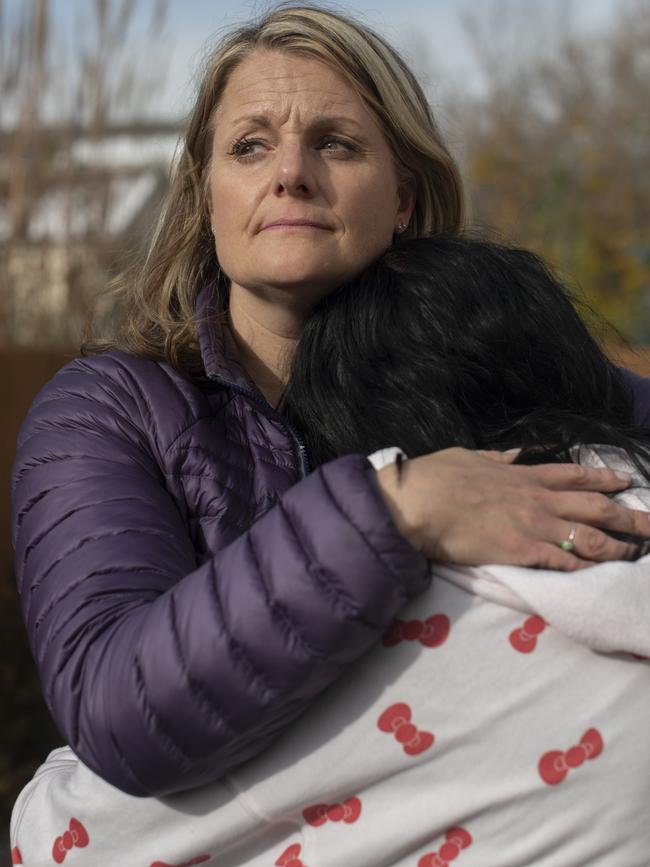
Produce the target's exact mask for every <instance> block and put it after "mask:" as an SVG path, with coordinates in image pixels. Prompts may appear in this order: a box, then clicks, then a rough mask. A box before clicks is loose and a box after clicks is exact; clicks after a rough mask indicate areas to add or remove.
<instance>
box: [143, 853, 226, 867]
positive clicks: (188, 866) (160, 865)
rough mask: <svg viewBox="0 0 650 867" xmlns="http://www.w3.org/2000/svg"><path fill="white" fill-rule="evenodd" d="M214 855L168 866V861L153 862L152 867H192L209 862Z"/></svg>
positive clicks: (201, 856)
mask: <svg viewBox="0 0 650 867" xmlns="http://www.w3.org/2000/svg"><path fill="white" fill-rule="evenodd" d="M210 858H212V855H197V856H196V858H192V860H191V861H183V863H182V864H167V862H166V861H153V862H152V863H151V864H150V867H192V865H193V864H205V862H206V861H209V860H210Z"/></svg>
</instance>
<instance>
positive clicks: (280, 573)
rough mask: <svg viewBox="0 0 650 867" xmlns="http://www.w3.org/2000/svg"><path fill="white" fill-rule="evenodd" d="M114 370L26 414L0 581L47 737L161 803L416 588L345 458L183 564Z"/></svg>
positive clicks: (296, 695) (295, 705) (277, 722)
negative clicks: (50, 724)
mask: <svg viewBox="0 0 650 867" xmlns="http://www.w3.org/2000/svg"><path fill="white" fill-rule="evenodd" d="M118 370H119V368H118V367H115V371H118ZM115 371H113V369H112V368H111V367H110V365H107V364H106V362H97V363H96V364H94V363H93V360H92V359H90V360H85V361H84V362H73V364H72V365H69V367H68V368H64V370H63V371H62V372H60V373H59V374H58V376H57V377H55V378H54V380H52V382H51V383H50V384H49V385H48V386H46V387H45V389H44V390H43V391H42V392H41V394H40V395H39V396H38V398H37V399H36V401H35V403H34V404H33V406H32V409H31V410H30V413H29V415H28V417H27V419H26V421H25V423H24V425H23V428H22V430H21V434H20V437H19V444H18V452H17V457H16V461H15V464H14V469H13V478H12V482H13V494H14V499H13V526H14V539H13V541H14V546H15V549H16V574H17V580H18V586H19V590H20V593H21V600H22V606H23V612H24V617H25V621H26V624H27V629H28V634H29V638H30V642H31V647H32V652H33V654H34V657H35V659H36V663H37V667H38V670H39V674H40V678H41V683H42V687H43V692H44V695H45V700H46V702H47V704H48V707H49V708H50V711H51V713H52V716H53V717H54V720H55V722H56V724H57V726H58V728H59V730H60V732H61V734H62V735H63V737H64V738H65V740H66V741H67V742H68V743H69V744H70V746H71V747H72V749H73V750H74V751H75V752H76V753H77V755H78V756H79V757H80V758H81V760H82V761H83V762H84V763H85V764H86V765H87V766H88V767H90V768H91V769H93V770H94V771H95V772H96V773H97V774H99V775H100V776H101V777H103V778H104V779H105V780H107V781H108V782H109V783H111V784H112V785H114V786H116V787H117V788H119V789H121V790H123V791H124V792H127V793H130V794H133V795H156V796H161V795H165V794H169V793H172V792H177V791H181V790H184V789H188V788H191V787H195V786H198V785H202V784H206V783H209V782H212V781H215V780H217V779H219V778H220V777H222V776H223V775H224V774H225V773H226V772H228V771H229V770H230V769H231V768H233V767H235V766H237V765H239V764H241V763H242V762H244V761H246V760H247V759H249V758H251V757H253V756H255V755H256V754H258V753H260V752H261V751H263V750H264V749H265V748H266V747H267V746H268V745H269V744H270V743H271V741H272V740H273V738H274V737H275V736H276V735H277V734H279V733H280V732H281V731H282V730H283V729H285V728H286V727H287V726H288V725H289V724H290V723H291V722H292V721H293V720H295V719H296V718H297V717H298V716H299V715H300V714H301V713H302V712H303V711H304V710H305V709H306V707H307V706H308V704H309V703H310V702H311V701H312V700H313V699H314V698H315V697H316V696H318V695H319V694H320V693H322V692H323V690H325V689H326V688H327V686H328V685H330V684H331V683H333V682H334V681H335V680H336V679H337V678H339V677H340V676H341V675H342V674H343V673H344V672H345V671H346V669H347V668H348V667H349V666H350V665H351V664H353V663H354V662H355V660H357V659H359V657H360V656H361V655H362V654H363V653H365V651H367V650H368V649H369V648H370V647H372V646H373V645H374V644H375V643H376V642H377V640H378V638H379V636H380V635H381V634H382V632H383V631H384V630H385V628H386V627H387V626H388V624H389V623H390V620H391V618H392V617H393V616H394V614H395V613H396V612H397V611H398V609H399V608H400V607H401V606H402V605H403V604H404V602H405V601H406V600H407V599H408V598H410V597H411V596H413V595H415V594H418V593H419V592H421V591H422V590H424V589H425V587H426V586H427V583H428V580H429V578H428V572H427V565H426V561H425V560H424V558H423V557H421V555H420V554H418V553H417V552H416V551H415V550H414V549H413V548H412V546H411V545H410V544H409V543H408V542H407V541H406V540H405V539H404V538H403V537H402V536H401V535H400V534H399V532H398V531H397V529H396V527H395V525H394V523H393V521H392V518H391V516H390V513H389V511H388V509H387V508H386V506H385V504H384V501H383V498H382V495H381V493H380V491H379V488H378V486H377V483H376V479H375V471H374V470H373V469H372V467H371V465H370V464H369V463H368V461H367V460H366V458H365V457H363V456H360V455H348V456H345V457H343V458H340V459H338V460H336V461H333V462H331V463H329V464H327V465H325V466H323V467H321V468H319V469H318V470H317V471H315V472H314V473H312V474H311V475H310V476H308V477H306V478H305V479H303V480H301V481H300V482H299V483H298V484H296V485H295V486H294V487H293V488H291V489H290V490H289V491H287V492H286V493H285V494H284V495H283V496H282V497H281V499H280V500H279V501H278V503H277V504H276V505H275V506H274V507H272V508H271V509H270V510H269V511H268V512H267V513H266V514H265V515H264V516H263V517H262V518H261V519H260V520H258V521H257V522H256V523H255V524H254V525H253V526H252V527H251V528H250V529H249V530H248V531H247V532H245V533H244V534H243V535H241V536H240V537H238V538H237V539H236V540H235V541H234V542H233V543H231V544H229V545H228V546H227V547H225V548H224V549H222V550H221V551H219V552H218V553H217V554H216V555H215V556H213V557H212V559H210V560H209V561H208V562H205V563H203V564H202V565H200V566H198V567H197V562H196V557H195V553H194V549H193V546H192V543H191V540H190V538H189V535H188V533H187V530H186V527H185V524H184V522H183V519H182V516H181V514H180V512H179V510H178V508H177V506H176V504H175V502H174V500H173V499H172V498H171V497H170V495H169V494H168V492H167V491H166V488H165V486H164V481H163V476H162V472H161V465H160V462H159V460H158V458H157V454H156V448H155V443H153V442H152V439H151V437H150V436H148V435H147V432H146V431H147V420H146V419H144V418H143V406H144V405H145V404H146V401H144V402H143V401H142V400H140V401H138V400H136V399H135V397H134V394H133V390H132V389H131V388H130V387H129V385H128V383H127V382H126V381H125V380H124V378H123V376H121V375H119V374H118V373H116V372H115ZM148 423H149V424H151V419H149V420H148Z"/></svg>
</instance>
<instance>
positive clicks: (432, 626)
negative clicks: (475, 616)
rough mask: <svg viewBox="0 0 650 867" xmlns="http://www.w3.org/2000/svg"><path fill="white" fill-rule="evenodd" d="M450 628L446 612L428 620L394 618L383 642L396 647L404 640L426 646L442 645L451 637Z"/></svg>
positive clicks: (387, 645) (385, 644)
mask: <svg viewBox="0 0 650 867" xmlns="http://www.w3.org/2000/svg"><path fill="white" fill-rule="evenodd" d="M450 629H451V624H450V622H449V618H448V617H447V615H446V614H434V615H432V616H431V617H428V618H427V619H426V620H393V622H392V623H391V625H390V627H389V629H388V632H386V634H385V635H384V637H383V638H382V644H383V645H384V647H394V646H395V645H396V644H400V642H402V641H419V642H420V644H422V645H424V647H440V645H441V644H444V643H445V641H446V640H447V638H448V637H449V630H450Z"/></svg>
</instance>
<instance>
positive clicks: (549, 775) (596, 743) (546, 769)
mask: <svg viewBox="0 0 650 867" xmlns="http://www.w3.org/2000/svg"><path fill="white" fill-rule="evenodd" d="M604 749H605V744H604V742H603V738H602V736H601V734H600V732H599V731H598V729H589V730H588V731H586V732H585V733H584V734H583V736H582V738H581V739H580V743H579V744H578V746H575V747H571V748H570V749H568V750H567V751H566V752H565V753H563V752H561V751H560V750H551V751H550V752H548V753H544V755H543V756H542V758H541V759H540V760H539V765H538V768H539V775H540V777H541V778H542V779H543V780H544V782H545V783H548V785H549V786H557V785H558V784H559V783H561V782H562V780H563V779H564V778H565V777H566V775H567V774H568V773H569V771H570V770H571V768H578V767H580V765H581V764H583V762H585V761H586V760H587V759H589V760H590V761H591V759H595V758H597V757H598V756H599V755H600V754H601V753H602V751H603V750H604Z"/></svg>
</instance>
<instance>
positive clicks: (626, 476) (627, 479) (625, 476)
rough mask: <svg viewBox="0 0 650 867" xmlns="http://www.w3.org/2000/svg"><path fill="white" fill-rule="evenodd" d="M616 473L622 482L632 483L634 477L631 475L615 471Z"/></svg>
mask: <svg viewBox="0 0 650 867" xmlns="http://www.w3.org/2000/svg"><path fill="white" fill-rule="evenodd" d="M614 473H615V474H616V476H618V478H619V479H620V480H621V481H622V482H631V481H632V476H631V475H630V474H629V473H624V472H623V471H622V470H614Z"/></svg>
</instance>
